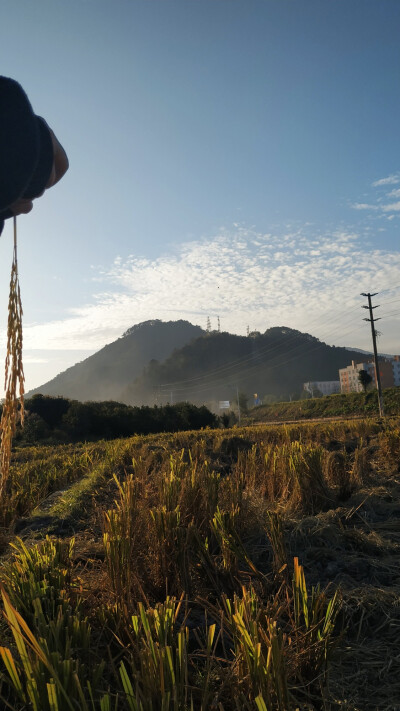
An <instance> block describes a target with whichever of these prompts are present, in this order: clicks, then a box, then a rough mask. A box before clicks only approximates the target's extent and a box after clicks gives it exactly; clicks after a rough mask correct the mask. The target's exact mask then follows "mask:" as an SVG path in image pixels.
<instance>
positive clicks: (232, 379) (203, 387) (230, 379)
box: [174, 327, 354, 395]
mask: <svg viewBox="0 0 400 711" xmlns="http://www.w3.org/2000/svg"><path fill="white" fill-rule="evenodd" d="M339 328H340V327H339ZM336 330H338V329H336ZM353 331H354V329H353V327H352V328H350V329H349V330H348V331H345V332H344V334H347V333H352V332H353ZM323 345H324V344H323V343H321V342H319V343H316V344H312V347H311V348H309V349H306V350H305V351H303V352H301V353H299V354H297V355H295V356H293V357H291V358H288V359H287V360H285V361H279V362H277V363H265V364H264V365H265V367H267V368H268V369H269V370H274V369H275V368H278V367H281V366H283V365H287V364H288V363H292V362H293V361H296V360H297V359H298V358H300V357H304V356H308V355H310V353H312V352H314V351H316V350H317V349H318V348H321V346H323ZM301 346H304V343H302V344H300V345H299V346H296V347H295V348H293V349H292V352H294V351H295V350H297V349H298V348H299V347H301ZM289 353H290V351H289ZM259 366H260V363H258V364H255V365H254V366H252V367H250V368H247V369H246V370H245V371H243V370H242V371H241V372H240V371H239V372H238V373H233V374H231V375H230V376H222V377H221V376H220V377H219V378H217V379H214V380H209V381H208V382H207V383H203V384H199V386H198V387H196V386H195V387H194V388H192V389H188V388H186V387H183V388H179V387H178V388H174V390H175V392H184V393H185V394H186V395H193V394H197V393H203V392H205V391H207V390H210V389H211V388H214V387H216V386H218V385H220V384H221V383H222V384H223V385H225V386H227V387H228V386H231V387H233V386H234V385H235V384H236V383H238V382H241V381H242V380H244V379H245V378H247V377H248V376H249V374H251V373H252V371H253V370H255V369H256V368H258V367H259ZM203 377H204V378H206V377H207V374H206V375H204V376H203Z"/></svg>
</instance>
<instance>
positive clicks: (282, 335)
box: [118, 327, 362, 404]
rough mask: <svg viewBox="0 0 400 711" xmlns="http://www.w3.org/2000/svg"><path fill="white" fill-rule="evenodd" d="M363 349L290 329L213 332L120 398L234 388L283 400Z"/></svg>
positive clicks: (201, 396) (175, 396) (224, 396)
mask: <svg viewBox="0 0 400 711" xmlns="http://www.w3.org/2000/svg"><path fill="white" fill-rule="evenodd" d="M352 360H355V361H357V362H359V361H360V360H362V356H361V355H360V353H358V352H356V351H352V350H349V349H347V348H336V347H335V346H328V345H326V344H325V343H322V342H321V341H319V340H318V339H317V338H314V337H313V336H310V335H309V334H306V333H301V332H300V331H296V330H293V329H290V328H285V327H275V328H270V329H268V330H267V331H266V332H265V333H264V334H261V333H258V332H257V333H254V334H250V336H236V335H232V334H230V333H216V332H213V333H209V334H206V335H205V336H202V337H201V338H197V339H196V340H194V341H192V343H189V344H187V345H185V346H183V347H182V348H179V349H177V350H175V351H174V352H173V353H172V354H171V355H170V356H169V358H167V360H165V362H164V363H157V362H152V363H150V364H149V365H148V366H147V368H146V369H145V372H144V373H143V374H142V375H141V377H139V378H137V379H136V381H135V382H132V383H130V384H129V385H128V386H127V387H126V388H125V389H123V390H122V391H121V393H120V395H119V396H118V399H119V400H121V401H122V402H126V403H128V404H139V403H144V404H153V403H154V401H155V398H156V401H158V402H159V403H160V404H163V403H165V402H167V401H171V400H172V401H173V402H178V401H179V400H186V399H187V400H190V401H191V402H194V403H200V402H208V401H210V400H233V399H235V398H236V389H238V390H239V391H242V392H244V393H246V394H247V395H250V396H251V397H252V395H253V393H258V395H259V396H260V397H263V396H264V395H266V394H271V395H276V396H278V397H279V398H282V399H283V398H286V397H287V398H288V399H289V397H290V396H294V397H296V396H298V395H299V394H300V391H301V384H302V383H303V382H306V381H308V380H338V379H339V375H338V370H339V368H343V367H346V366H347V365H349V364H350V363H351V361H352Z"/></svg>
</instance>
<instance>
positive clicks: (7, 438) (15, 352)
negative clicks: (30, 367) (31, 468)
mask: <svg viewBox="0 0 400 711" xmlns="http://www.w3.org/2000/svg"><path fill="white" fill-rule="evenodd" d="M4 389H5V391H6V395H5V400H4V404H3V411H2V416H1V421H0V431H1V442H0V506H1V507H3V506H4V503H5V497H6V496H7V494H8V492H7V482H8V476H9V469H10V460H11V446H12V438H13V436H14V434H15V430H16V425H17V418H18V417H19V419H20V422H21V424H23V422H24V369H23V365H22V304H21V292H20V288H19V279H18V258H17V218H16V217H14V250H13V261H12V267H11V279H10V294H9V298H8V324H7V354H6V363H5V378H4ZM18 398H19V402H20V409H19V411H18V403H17V399H18Z"/></svg>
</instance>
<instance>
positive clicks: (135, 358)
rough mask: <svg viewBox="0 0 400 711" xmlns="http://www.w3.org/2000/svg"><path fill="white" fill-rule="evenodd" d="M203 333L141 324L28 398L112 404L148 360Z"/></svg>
mask: <svg viewBox="0 0 400 711" xmlns="http://www.w3.org/2000/svg"><path fill="white" fill-rule="evenodd" d="M203 333H204V331H203V330H202V329H201V328H200V326H193V324H191V323H189V322H188V321H182V320H180V321H169V322H166V323H163V322H162V321H160V320H153V321H145V322H143V323H140V324H138V325H136V326H133V327H132V328H130V329H129V330H128V331H126V332H125V333H124V335H123V336H122V337H121V338H119V339H118V340H117V341H114V342H113V343H110V344H108V345H107V346H105V347H104V348H102V349H101V350H100V351H98V352H97V353H94V355H92V356H90V357H89V358H86V359H85V360H84V361H82V362H81V363H77V364H76V365H74V366H72V367H71V368H68V370H65V371H64V372H63V373H60V374H59V375H57V376H56V377H55V378H53V380H50V381H49V382H47V383H45V384H44V385H41V386H40V387H38V388H35V389H34V390H31V391H30V393H28V396H31V395H34V394H37V393H42V394H43V395H63V396H64V397H67V398H71V399H76V400H80V401H85V400H115V399H117V397H118V396H119V394H120V392H121V390H122V389H123V388H125V387H126V385H127V383H130V382H132V381H133V380H135V378H137V377H138V376H139V375H141V373H142V371H143V368H144V367H145V366H146V365H147V364H148V363H149V362H151V360H152V359H154V358H155V359H157V360H165V358H167V357H168V356H169V355H170V354H171V353H172V351H173V350H174V348H181V347H182V346H183V345H184V344H185V343H189V342H190V341H191V340H192V339H193V338H198V337H199V336H201V335H202V334H203Z"/></svg>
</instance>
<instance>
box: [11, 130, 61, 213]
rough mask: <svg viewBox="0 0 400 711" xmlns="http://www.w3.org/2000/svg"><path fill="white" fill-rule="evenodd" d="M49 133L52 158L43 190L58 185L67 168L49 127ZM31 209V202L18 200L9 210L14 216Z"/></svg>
mask: <svg viewBox="0 0 400 711" xmlns="http://www.w3.org/2000/svg"><path fill="white" fill-rule="evenodd" d="M49 132H50V136H51V140H52V143H53V155H54V157H53V166H52V169H51V173H50V176H49V179H48V181H47V184H46V188H45V189H46V190H48V189H49V188H52V187H53V185H55V184H56V183H58V181H59V180H61V178H62V177H63V176H64V175H65V173H66V172H67V170H68V166H69V163H68V158H67V154H66V152H65V151H64V148H63V147H62V145H61V143H60V142H59V141H58V139H57V137H56V136H55V134H54V133H53V131H52V130H51V128H50V127H49ZM43 193H44V190H43V191H42V192H41V193H40V195H37V196H36V197H41V196H42V195H43ZM32 208H33V202H32V200H28V199H26V198H20V199H19V200H16V201H15V202H14V203H13V204H12V205H10V210H11V212H12V214H13V215H15V216H17V215H27V214H28V213H29V212H30V211H31V210H32Z"/></svg>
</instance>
